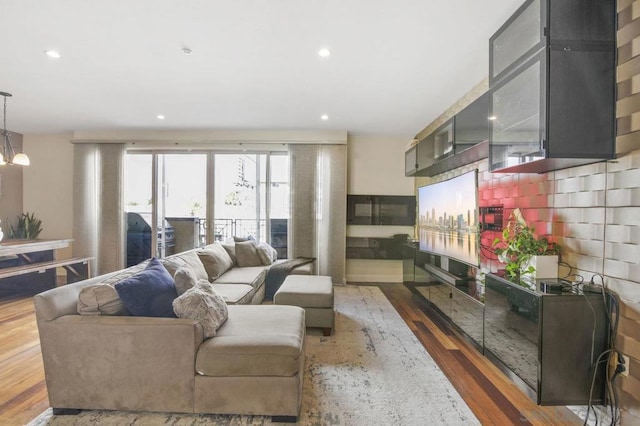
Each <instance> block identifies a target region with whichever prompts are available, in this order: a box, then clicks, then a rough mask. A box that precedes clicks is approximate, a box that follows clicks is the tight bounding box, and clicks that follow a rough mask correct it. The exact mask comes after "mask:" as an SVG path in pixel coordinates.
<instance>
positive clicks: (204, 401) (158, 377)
mask: <svg viewBox="0 0 640 426" xmlns="http://www.w3.org/2000/svg"><path fill="white" fill-rule="evenodd" d="M194 255H195V257H194ZM196 259H197V255H196V251H195V250H192V251H189V252H185V253H180V254H177V255H174V256H170V257H168V258H166V259H163V262H164V266H165V267H166V269H167V270H168V271H169V273H170V274H173V273H175V271H176V269H177V268H178V267H179V266H180V265H185V264H190V263H191V264H193V263H194V262H195V260H196ZM195 266H196V267H197V264H195ZM144 267H145V265H144V264H141V265H136V266H134V267H131V268H128V269H125V270H122V271H118V272H114V273H111V274H107V275H103V276H98V277H95V278H91V279H88V280H85V281H81V282H77V283H74V284H69V285H65V286H62V287H58V288H55V289H52V290H49V291H46V292H44V293H40V294H38V295H36V296H35V297H34V304H35V308H36V318H37V323H38V330H39V333H40V342H41V348H42V357H43V361H44V368H45V378H46V383H47V390H48V394H49V401H50V405H51V406H52V407H54V411H55V412H58V413H63V412H75V411H76V410H81V409H107V410H130V411H160V412H184V413H217V414H251V415H270V416H274V419H275V420H277V421H295V420H296V418H297V416H298V413H299V411H300V404H301V398H302V380H303V371H304V361H305V356H304V335H305V314H304V310H303V309H301V308H299V307H296V306H276V305H259V304H260V303H261V302H262V299H263V298H264V277H265V273H266V269H267V268H268V267H265V266H251V267H238V266H233V267H232V268H230V269H229V270H226V271H224V272H223V273H221V274H220V275H219V277H217V278H216V279H215V280H214V281H213V287H214V289H215V290H216V291H217V292H218V293H219V294H221V295H222V296H223V297H224V298H225V300H226V301H227V305H228V306H227V307H228V319H227V320H226V322H224V323H223V324H222V326H220V328H218V330H217V333H216V335H215V336H214V337H212V338H208V339H207V338H205V337H204V334H203V327H202V325H201V324H200V323H199V322H198V321H195V320H191V319H184V318H154V317H141V316H131V315H114V314H113V313H114V312H115V313H122V310H121V309H120V308H119V307H116V309H114V306H115V305H114V301H113V300H111V301H106V302H105V300H99V299H100V297H96V298H95V299H96V300H95V301H96V303H97V304H100V303H103V305H102V306H98V307H96V306H90V305H91V303H90V302H91V300H89V303H87V300H85V302H83V303H79V296H80V294H81V293H85V295H86V294H87V293H88V294H90V295H91V297H93V292H90V291H88V290H90V289H93V288H96V287H97V288H103V287H99V286H100V285H103V284H105V283H106V284H113V283H115V282H118V281H119V280H122V279H123V278H126V277H129V276H131V275H133V274H135V273H137V272H139V271H141V270H143V269H144ZM307 267H308V266H307ZM209 272H210V269H209ZM83 288H86V289H85V291H83V290H82V289H83ZM91 297H90V298H89V299H91ZM79 311H82V312H83V314H82V315H81V314H80V313H79ZM106 312H109V313H110V314H108V313H106Z"/></svg>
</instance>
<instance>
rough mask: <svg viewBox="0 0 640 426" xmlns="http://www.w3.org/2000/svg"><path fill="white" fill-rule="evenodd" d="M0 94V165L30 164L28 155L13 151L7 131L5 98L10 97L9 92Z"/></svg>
mask: <svg viewBox="0 0 640 426" xmlns="http://www.w3.org/2000/svg"><path fill="white" fill-rule="evenodd" d="M0 96H3V97H4V121H3V123H4V125H3V127H2V149H1V151H0V166H3V165H5V164H18V165H20V166H28V165H29V164H31V162H30V161H29V157H27V154H25V153H24V152H19V153H17V154H16V153H15V151H14V150H13V145H11V141H10V140H9V131H8V130H7V98H8V97H11V96H12V95H11V93H7V92H0Z"/></svg>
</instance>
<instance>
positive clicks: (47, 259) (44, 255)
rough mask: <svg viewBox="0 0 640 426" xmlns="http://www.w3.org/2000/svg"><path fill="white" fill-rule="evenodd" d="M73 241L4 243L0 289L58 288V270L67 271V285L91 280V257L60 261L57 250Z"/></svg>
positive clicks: (17, 241)
mask: <svg viewBox="0 0 640 426" xmlns="http://www.w3.org/2000/svg"><path fill="white" fill-rule="evenodd" d="M72 241H73V240H72V239H64V240H5V241H3V242H2V243H0V286H1V287H2V288H16V289H18V288H20V289H22V288H25V287H26V288H29V289H32V288H33V289H37V290H45V289H49V288H54V287H55V286H56V269H57V268H59V267H62V268H64V269H65V270H66V271H67V283H70V282H75V281H79V280H82V279H86V278H89V262H90V261H91V260H92V258H91V257H72V258H67V259H59V260H58V259H56V256H55V250H56V249H61V248H65V247H69V244H70V243H71V242H72Z"/></svg>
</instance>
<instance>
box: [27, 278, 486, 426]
mask: <svg viewBox="0 0 640 426" xmlns="http://www.w3.org/2000/svg"><path fill="white" fill-rule="evenodd" d="M335 304H336V330H335V332H334V333H333V335H332V336H329V337H323V336H321V333H320V332H319V331H316V330H313V329H309V330H308V333H307V337H306V339H307V361H306V371H305V378H304V393H303V399H302V409H301V412H300V417H299V421H298V424H300V425H420V426H422V425H430V424H431V425H435V424H437V425H465V426H466V425H473V424H479V422H478V420H477V419H476V418H475V416H474V415H473V413H472V412H471V410H470V409H469V407H468V406H467V405H466V404H465V402H464V401H463V400H462V398H461V397H460V395H459V394H458V393H457V392H456V391H455V389H454V388H453V386H452V385H451V383H450V382H449V381H448V380H447V378H446V377H445V376H444V374H443V373H442V371H440V369H439V368H438V366H437V365H436V364H435V362H434V361H433V359H432V358H431V357H430V356H429V354H428V353H427V352H426V351H425V349H424V348H423V347H422V345H421V344H420V342H419V341H418V339H417V338H416V337H415V336H414V335H413V333H412V332H411V330H409V328H408V327H407V325H406V324H405V323H404V321H403V320H402V318H400V316H399V315H398V313H397V312H396V311H395V309H394V308H393V307H392V306H391V303H390V302H389V301H388V300H387V298H386V297H385V296H384V295H383V294H382V292H381V291H380V289H379V288H377V287H369V286H336V288H335ZM134 424H135V425H145V426H146V425H175V426H182V425H185V426H186V425H193V426H195V425H268V424H273V423H272V422H271V418H270V417H263V416H223V415H202V414H201V415H195V414H192V415H189V414H165V413H163V414H158V413H133V412H117V411H116V412H114V411H82V412H81V413H80V414H79V415H77V416H53V415H52V413H51V410H50V409H49V410H47V411H45V412H44V413H42V414H41V415H40V416H38V417H37V418H36V419H34V420H33V421H32V422H31V423H29V425H30V426H41V425H65V426H66V425H114V426H115V425H117V426H120V425H134Z"/></svg>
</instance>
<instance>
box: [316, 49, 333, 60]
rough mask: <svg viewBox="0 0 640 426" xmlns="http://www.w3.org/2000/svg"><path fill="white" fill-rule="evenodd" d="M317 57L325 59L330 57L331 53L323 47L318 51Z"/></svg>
mask: <svg viewBox="0 0 640 426" xmlns="http://www.w3.org/2000/svg"><path fill="white" fill-rule="evenodd" d="M318 55H320V56H322V57H323V58H326V57H327V56H329V55H331V51H330V50H329V49H327V48H326V47H323V48H322V49H320V50H318Z"/></svg>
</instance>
